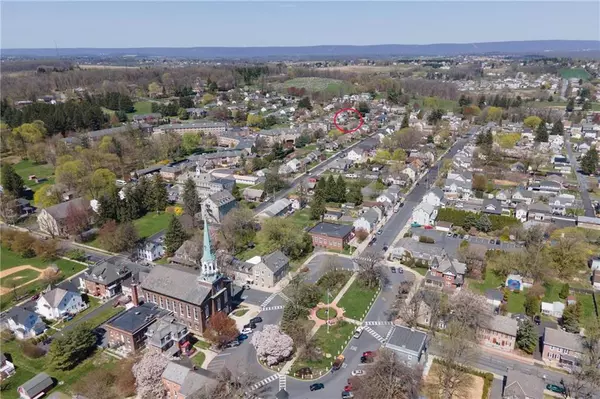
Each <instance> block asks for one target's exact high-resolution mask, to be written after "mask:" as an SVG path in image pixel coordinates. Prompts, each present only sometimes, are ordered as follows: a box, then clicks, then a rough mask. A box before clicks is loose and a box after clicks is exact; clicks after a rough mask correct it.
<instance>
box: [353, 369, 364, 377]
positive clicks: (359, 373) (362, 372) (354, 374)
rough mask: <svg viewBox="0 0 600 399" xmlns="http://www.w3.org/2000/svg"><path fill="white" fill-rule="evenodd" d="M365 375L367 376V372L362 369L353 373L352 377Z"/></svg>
mask: <svg viewBox="0 0 600 399" xmlns="http://www.w3.org/2000/svg"><path fill="white" fill-rule="evenodd" d="M364 374H365V370H361V369H357V370H354V371H353V372H352V376H357V375H364Z"/></svg>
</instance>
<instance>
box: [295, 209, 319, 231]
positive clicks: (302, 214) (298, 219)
mask: <svg viewBox="0 0 600 399" xmlns="http://www.w3.org/2000/svg"><path fill="white" fill-rule="evenodd" d="M288 219H290V220H292V221H293V222H294V224H295V225H296V226H298V228H300V229H304V228H305V227H312V226H314V225H315V224H316V223H317V221H316V220H310V209H306V208H304V209H301V210H299V211H296V212H294V214H293V215H291V216H289V217H288Z"/></svg>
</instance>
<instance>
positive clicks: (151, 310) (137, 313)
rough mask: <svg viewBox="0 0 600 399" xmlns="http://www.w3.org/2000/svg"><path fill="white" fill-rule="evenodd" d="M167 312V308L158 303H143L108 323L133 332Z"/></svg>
mask: <svg viewBox="0 0 600 399" xmlns="http://www.w3.org/2000/svg"><path fill="white" fill-rule="evenodd" d="M167 313H168V312H167V311H166V310H163V309H160V308H159V307H158V306H156V305H153V304H151V303H143V304H142V305H140V306H137V307H133V308H130V309H128V310H127V311H125V312H124V313H122V314H121V315H119V316H118V317H117V318H115V319H113V320H112V321H110V322H109V323H107V325H108V326H109V327H113V328H117V329H119V330H122V331H126V332H128V333H132V334H133V333H135V332H136V331H139V330H140V329H141V328H143V327H144V326H147V325H149V324H151V323H153V322H154V321H155V320H156V319H157V318H159V317H161V316H164V315H166V314H167Z"/></svg>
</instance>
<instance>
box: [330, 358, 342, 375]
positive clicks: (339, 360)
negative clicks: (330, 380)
mask: <svg viewBox="0 0 600 399" xmlns="http://www.w3.org/2000/svg"><path fill="white" fill-rule="evenodd" d="M344 359H345V357H344V355H339V356H338V357H336V358H335V361H334V362H333V366H332V367H331V371H335V370H339V369H340V367H342V364H344Z"/></svg>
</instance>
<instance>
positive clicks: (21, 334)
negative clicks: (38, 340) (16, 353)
mask: <svg viewBox="0 0 600 399" xmlns="http://www.w3.org/2000/svg"><path fill="white" fill-rule="evenodd" d="M5 320H6V325H7V326H8V329H9V330H10V331H12V332H13V333H14V334H15V336H16V337H17V338H18V339H27V338H33V337H35V336H38V335H40V334H43V333H44V331H46V324H44V322H43V321H42V318H41V317H40V316H39V315H38V314H36V313H34V312H31V311H29V310H27V309H24V308H21V307H19V306H15V307H14V308H12V309H10V310H9V311H8V313H6V316H5Z"/></svg>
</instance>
